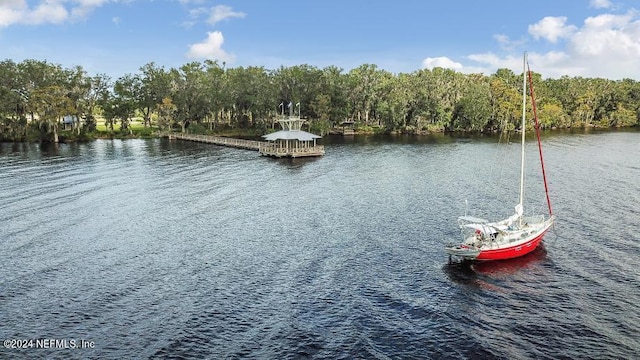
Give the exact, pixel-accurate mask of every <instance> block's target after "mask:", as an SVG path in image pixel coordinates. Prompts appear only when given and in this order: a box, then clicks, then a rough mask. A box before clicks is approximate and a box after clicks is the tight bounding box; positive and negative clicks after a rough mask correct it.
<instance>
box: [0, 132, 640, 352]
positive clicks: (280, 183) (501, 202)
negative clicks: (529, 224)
mask: <svg viewBox="0 0 640 360" xmlns="http://www.w3.org/2000/svg"><path fill="white" fill-rule="evenodd" d="M325 141H326V142H325V144H326V145H327V147H326V151H327V153H326V155H325V156H324V157H322V158H318V159H307V160H296V161H291V160H275V159H269V158H262V157H259V156H258V155H257V153H255V152H251V151H245V150H238V149H230V148H223V147H217V146H212V145H206V144H196V143H188V142H179V141H172V142H170V141H168V140H126V141H119V140H114V141H110V140H99V141H95V142H92V143H89V144H62V145H59V146H58V147H54V146H48V147H47V146H40V145H37V144H0V224H2V226H1V227H0V259H1V262H0V339H2V340H7V339H9V340H11V339H14V340H26V339H40V340H39V342H37V343H36V342H34V343H32V344H31V346H33V347H39V348H38V349H36V348H27V349H6V348H1V349H0V358H29V359H38V358H47V359H50V358H54V359H55V358H60V359H63V358H64V359H66V358H112V359H124V358H142V359H146V358H210V359H224V358H230V359H234V358H255V359H286V358H290V359H297V358H318V359H341V358H343V359H352V358H379V359H390V358H393V359H397V358H409V359H410V358H415V359H422V358H502V359H513V358H541V359H542V358H549V359H557V358H597V359H602V358H621V359H622V358H624V359H628V358H638V357H640V340H639V337H638V334H639V333H640V312H638V311H637V304H640V286H639V285H638V284H639V283H640V243H639V240H640V236H639V235H638V234H639V232H638V230H639V225H638V219H640V182H639V181H638V179H640V156H639V154H640V133H638V132H607V133H601V134H589V135H577V134H571V135H563V134H560V135H553V136H547V137H546V138H545V139H544V144H545V165H546V167H547V172H548V176H549V179H550V184H549V186H550V191H551V200H552V202H553V206H554V207H553V210H554V213H555V214H556V215H557V216H558V221H557V224H556V229H555V232H551V233H549V234H548V235H547V237H546V239H545V242H544V246H543V247H541V248H539V249H537V250H536V251H535V252H533V253H531V254H529V255H528V256H526V257H523V258H520V259H516V260H511V261H505V262H499V263H483V264H476V265H471V266H470V265H465V264H449V263H448V258H447V256H446V255H445V253H444V251H443V249H442V248H443V243H444V242H445V241H447V239H456V238H457V235H458V233H457V229H456V223H455V219H456V217H457V216H459V215H463V214H464V213H465V210H467V211H468V212H469V214H470V215H478V216H487V217H492V218H497V217H499V216H504V215H509V214H510V213H512V211H513V206H514V205H515V204H516V202H517V196H518V185H517V183H518V176H519V174H518V171H519V170H518V161H519V160H518V159H519V158H518V156H519V155H518V148H519V147H518V145H517V144H510V145H504V144H503V145H499V144H496V139H493V138H475V139H474V138H459V139H455V138H451V137H447V136H434V137H431V138H421V139H418V138H396V139H393V140H389V139H387V138H359V139H357V140H342V139H325ZM527 152H528V154H530V155H531V157H529V159H530V161H529V163H528V165H531V166H528V167H527V192H526V200H527V201H526V204H527V205H529V207H528V208H531V207H533V208H535V209H536V210H537V211H544V210H546V203H545V199H544V192H543V188H542V185H541V176H540V174H539V170H538V169H539V167H538V166H539V165H538V163H537V160H536V158H535V156H536V155H537V154H536V148H535V144H534V143H528V144H527ZM496 159H497V160H498V161H496ZM496 164H497V165H496ZM465 200H467V201H468V205H467V206H465ZM525 212H528V210H525ZM42 339H51V340H53V341H54V342H53V343H47V344H48V345H49V346H48V347H49V348H48V349H42V347H43V346H45V345H47V344H45V343H43V342H42ZM55 340H58V342H57V343H56V342H55ZM65 341H66V342H65ZM72 341H73V342H72ZM80 341H86V342H91V343H90V344H91V345H92V346H88V345H86V344H87V343H81V342H80ZM18 344H19V343H18V342H14V343H13V345H18ZM26 344H27V345H28V343H26ZM79 344H85V345H86V346H83V347H85V348H83V349H69V347H77V346H79ZM36 345H37V346H36ZM65 347H66V348H65Z"/></svg>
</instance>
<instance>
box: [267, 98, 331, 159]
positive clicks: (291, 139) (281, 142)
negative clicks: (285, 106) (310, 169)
mask: <svg viewBox="0 0 640 360" xmlns="http://www.w3.org/2000/svg"><path fill="white" fill-rule="evenodd" d="M281 106H282V104H281ZM297 106H300V105H299V104H297ZM289 108H291V104H289ZM278 122H279V123H280V126H281V127H282V130H280V131H276V132H274V133H271V134H267V135H263V136H262V137H263V138H264V139H265V140H266V142H265V143H262V144H260V148H259V149H258V151H260V154H261V155H264V156H274V157H291V158H296V157H305V156H322V155H324V146H323V145H318V144H316V140H317V139H320V138H322V137H321V136H318V135H315V134H312V133H308V132H306V131H303V130H301V128H302V124H304V122H305V120H304V119H302V118H300V115H299V114H298V116H292V115H289V117H285V116H284V113H283V115H282V119H280V120H278Z"/></svg>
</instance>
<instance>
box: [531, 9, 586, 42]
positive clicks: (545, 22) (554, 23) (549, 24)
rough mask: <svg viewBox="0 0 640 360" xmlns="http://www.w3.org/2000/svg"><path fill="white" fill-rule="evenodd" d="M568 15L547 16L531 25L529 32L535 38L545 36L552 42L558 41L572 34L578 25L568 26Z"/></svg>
mask: <svg viewBox="0 0 640 360" xmlns="http://www.w3.org/2000/svg"><path fill="white" fill-rule="evenodd" d="M566 22H567V18H566V16H547V17H545V18H544V19H542V20H540V21H539V22H538V23H536V24H533V25H529V34H531V35H533V38H534V39H536V40H537V39H539V38H544V39H546V40H548V41H550V42H552V43H556V42H557V41H558V39H560V38H567V37H569V36H571V35H572V34H573V33H574V32H575V31H576V27H575V26H573V25H568V26H566V25H565V23H566Z"/></svg>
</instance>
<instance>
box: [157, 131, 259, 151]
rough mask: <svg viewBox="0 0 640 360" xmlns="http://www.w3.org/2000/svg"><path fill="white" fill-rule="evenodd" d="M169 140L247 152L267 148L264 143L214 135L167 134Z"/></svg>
mask: <svg viewBox="0 0 640 360" xmlns="http://www.w3.org/2000/svg"><path fill="white" fill-rule="evenodd" d="M167 137H168V138H169V139H178V140H188V141H196V142H201V143H207V144H214V145H221V146H228V147H234V148H238V149H247V150H260V146H265V145H266V144H267V143H266V142H264V141H255V140H245V139H236V138H230V137H224V136H212V135H193V134H181V133H169V134H167Z"/></svg>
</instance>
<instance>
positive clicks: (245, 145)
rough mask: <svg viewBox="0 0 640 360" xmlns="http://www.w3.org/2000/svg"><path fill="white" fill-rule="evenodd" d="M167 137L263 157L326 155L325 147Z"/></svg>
mask: <svg viewBox="0 0 640 360" xmlns="http://www.w3.org/2000/svg"><path fill="white" fill-rule="evenodd" d="M166 137H168V138H169V139H170V140H171V139H177V140H187V141H195V142H201V143H207V144H214V145H220V146H228V147H233V148H238V149H247V150H257V151H258V152H259V153H260V155H262V156H271V157H291V158H297V157H308V156H322V155H324V146H323V145H315V146H299V147H289V148H283V147H282V146H281V145H278V144H274V143H270V142H267V141H255V140H245V139H236V138H230V137H224V136H213V135H194V134H182V133H168V134H166Z"/></svg>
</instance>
